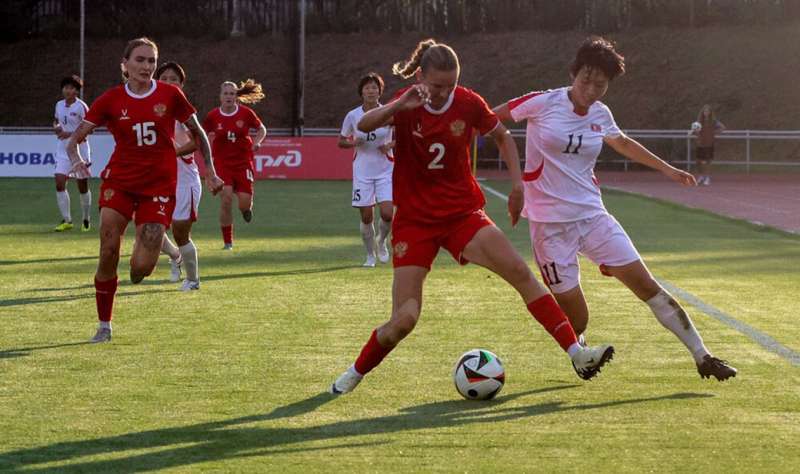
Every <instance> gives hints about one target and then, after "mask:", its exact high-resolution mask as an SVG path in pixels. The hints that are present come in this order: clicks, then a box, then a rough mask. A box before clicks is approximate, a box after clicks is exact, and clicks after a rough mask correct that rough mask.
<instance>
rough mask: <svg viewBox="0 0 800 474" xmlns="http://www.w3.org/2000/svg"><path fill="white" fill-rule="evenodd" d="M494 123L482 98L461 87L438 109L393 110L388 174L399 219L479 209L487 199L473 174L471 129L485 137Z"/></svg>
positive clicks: (437, 218)
mask: <svg viewBox="0 0 800 474" xmlns="http://www.w3.org/2000/svg"><path fill="white" fill-rule="evenodd" d="M406 89H407V88H406ZM406 89H403V90H401V91H399V92H398V93H397V94H396V95H395V98H398V97H400V96H401V95H402V94H403V93H404V92H405V91H406ZM498 123H499V122H498V119H497V115H495V113H494V112H492V111H491V109H489V106H488V105H487V104H486V101H485V100H483V97H481V96H480V95H478V94H477V93H475V92H473V91H471V90H470V89H467V88H465V87H461V86H458V87H456V88H455V90H454V91H453V93H452V94H451V96H450V98H449V99H448V101H447V103H446V104H445V105H444V107H442V108H441V109H439V110H434V109H431V108H430V107H429V106H428V105H424V106H422V107H417V108H416V109H412V110H403V111H400V112H397V113H396V114H395V115H394V126H395V137H396V138H395V139H396V144H395V148H394V159H395V165H394V175H393V178H392V180H393V184H392V188H393V195H394V196H393V197H394V203H395V205H396V206H397V218H398V219H403V220H411V221H416V222H420V223H435V222H443V221H447V220H449V219H453V218H458V217H461V216H464V215H467V214H470V213H472V212H474V211H476V210H478V209H481V208H482V207H483V206H484V205H485V204H486V200H485V199H484V197H483V193H482V192H481V190H480V187H479V186H478V183H477V181H475V178H474V177H473V176H472V169H471V166H470V144H471V143H472V137H473V134H474V130H475V129H477V130H478V132H479V133H480V134H481V135H485V134H487V133H489V132H491V131H492V130H493V129H494V128H495V127H497V125H498Z"/></svg>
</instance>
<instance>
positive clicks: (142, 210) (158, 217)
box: [97, 182, 175, 227]
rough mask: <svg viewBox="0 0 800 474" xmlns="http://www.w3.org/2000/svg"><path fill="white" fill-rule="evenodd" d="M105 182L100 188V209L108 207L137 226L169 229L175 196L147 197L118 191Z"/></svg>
mask: <svg viewBox="0 0 800 474" xmlns="http://www.w3.org/2000/svg"><path fill="white" fill-rule="evenodd" d="M112 186H113V185H107V184H106V183H105V182H103V184H102V185H101V186H100V200H99V201H98V203H97V204H98V206H99V207H100V209H102V208H104V207H108V208H110V209H114V210H115V211H117V212H119V213H120V214H122V215H123V216H125V217H126V218H127V219H128V220H129V221H130V220H135V223H136V225H139V224H150V223H156V224H163V225H164V226H165V227H169V225H170V224H171V223H172V213H173V211H174V210H175V196H174V195H173V196H147V195H144V194H135V193H130V192H127V191H122V190H119V189H114V188H113V187H112Z"/></svg>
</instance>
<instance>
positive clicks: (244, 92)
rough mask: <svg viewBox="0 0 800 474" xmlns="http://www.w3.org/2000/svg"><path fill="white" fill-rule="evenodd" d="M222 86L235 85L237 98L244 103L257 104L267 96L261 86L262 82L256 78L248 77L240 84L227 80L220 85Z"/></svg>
mask: <svg viewBox="0 0 800 474" xmlns="http://www.w3.org/2000/svg"><path fill="white" fill-rule="evenodd" d="M222 86H233V88H234V89H236V98H237V99H238V100H239V102H241V103H243V104H256V103H258V102H261V99H263V98H264V97H266V94H264V91H263V89H262V88H261V83H259V82H256V80H255V79H247V80H246V81H244V82H240V83H239V85H238V86H237V85H236V83H235V82H232V81H225V82H223V83H222V84H221V85H220V87H222Z"/></svg>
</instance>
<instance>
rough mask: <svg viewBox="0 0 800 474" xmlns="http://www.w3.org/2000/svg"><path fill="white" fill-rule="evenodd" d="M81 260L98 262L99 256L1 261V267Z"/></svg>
mask: <svg viewBox="0 0 800 474" xmlns="http://www.w3.org/2000/svg"><path fill="white" fill-rule="evenodd" d="M79 260H97V255H92V256H86V257H59V258H32V259H30V260H0V266H5V265H25V264H29V263H56V262H75V261H79Z"/></svg>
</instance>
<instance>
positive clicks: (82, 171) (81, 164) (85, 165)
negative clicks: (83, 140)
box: [69, 161, 92, 179]
mask: <svg viewBox="0 0 800 474" xmlns="http://www.w3.org/2000/svg"><path fill="white" fill-rule="evenodd" d="M91 165H92V163H91V162H88V161H78V162H76V163H75V164H73V165H72V168H70V170H69V175H70V176H73V177H75V179H87V178H90V177H91V176H92V172H91V171H89V166H91Z"/></svg>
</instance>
